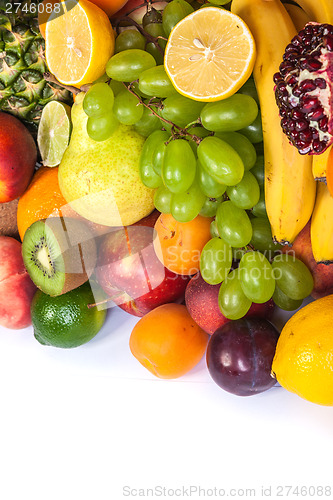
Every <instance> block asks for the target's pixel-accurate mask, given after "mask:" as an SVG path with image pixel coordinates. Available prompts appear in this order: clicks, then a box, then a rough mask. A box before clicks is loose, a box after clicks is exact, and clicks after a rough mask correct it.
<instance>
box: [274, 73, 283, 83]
mask: <svg viewBox="0 0 333 500" xmlns="http://www.w3.org/2000/svg"><path fill="white" fill-rule="evenodd" d="M273 80H274V83H279V82H281V81H282V80H283V79H282V76H281V74H280V73H275V75H274V76H273Z"/></svg>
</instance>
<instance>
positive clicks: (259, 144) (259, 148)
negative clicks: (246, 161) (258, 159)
mask: <svg viewBox="0 0 333 500" xmlns="http://www.w3.org/2000/svg"><path fill="white" fill-rule="evenodd" d="M254 147H255V148H256V151H257V155H264V143H263V142H257V143H254Z"/></svg>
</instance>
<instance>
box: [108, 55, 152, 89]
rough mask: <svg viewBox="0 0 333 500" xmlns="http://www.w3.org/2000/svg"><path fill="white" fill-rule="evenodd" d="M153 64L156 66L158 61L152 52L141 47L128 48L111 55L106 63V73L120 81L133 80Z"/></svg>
mask: <svg viewBox="0 0 333 500" xmlns="http://www.w3.org/2000/svg"><path fill="white" fill-rule="evenodd" d="M153 66H156V61H155V59H154V58H153V56H152V55H151V54H148V52H146V51H144V50H141V49H128V50H123V51H122V52H118V54H114V55H113V56H112V57H111V59H110V60H109V62H108V63H107V65H106V73H107V74H108V76H109V77H110V78H113V79H114V80H117V81H118V82H132V81H133V80H137V79H138V78H139V75H140V74H141V73H142V72H143V71H145V70H147V69H149V68H152V67H153Z"/></svg>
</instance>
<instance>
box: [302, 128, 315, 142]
mask: <svg viewBox="0 0 333 500" xmlns="http://www.w3.org/2000/svg"><path fill="white" fill-rule="evenodd" d="M299 138H300V139H301V141H305V142H310V141H311V140H312V134H311V130H310V129H308V130H302V132H300V133H299Z"/></svg>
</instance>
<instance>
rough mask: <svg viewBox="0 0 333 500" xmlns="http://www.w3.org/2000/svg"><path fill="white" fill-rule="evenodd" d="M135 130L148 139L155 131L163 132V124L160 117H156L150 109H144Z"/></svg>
mask: <svg viewBox="0 0 333 500" xmlns="http://www.w3.org/2000/svg"><path fill="white" fill-rule="evenodd" d="M154 111H155V110H154ZM134 128H135V130H136V131H137V132H138V133H139V134H140V135H143V136H144V137H148V136H149V135H150V134H151V133H153V132H154V130H161V128H162V123H161V120H160V119H159V117H158V116H156V115H154V113H153V112H152V111H151V110H150V109H149V108H146V107H144V108H143V114H142V117H141V118H140V120H139V121H137V122H135V124H134Z"/></svg>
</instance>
